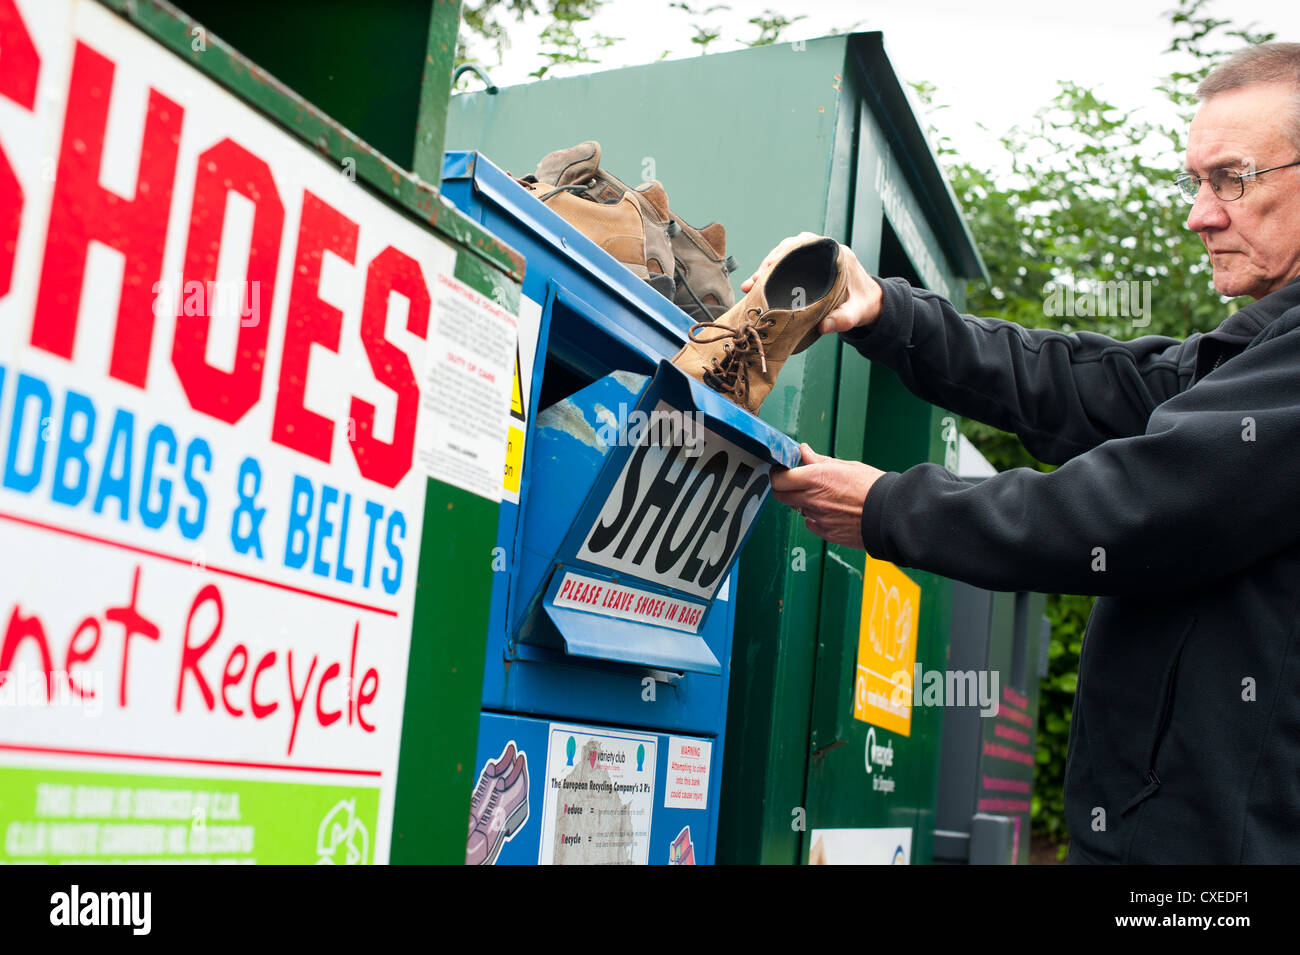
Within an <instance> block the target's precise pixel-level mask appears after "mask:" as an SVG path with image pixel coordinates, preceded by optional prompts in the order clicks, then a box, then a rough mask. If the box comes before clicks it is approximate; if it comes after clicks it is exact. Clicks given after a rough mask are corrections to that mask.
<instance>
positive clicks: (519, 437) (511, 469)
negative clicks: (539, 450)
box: [501, 424, 524, 500]
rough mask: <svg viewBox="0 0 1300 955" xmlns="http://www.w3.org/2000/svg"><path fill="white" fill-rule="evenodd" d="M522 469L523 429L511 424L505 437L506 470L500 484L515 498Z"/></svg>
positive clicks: (516, 497)
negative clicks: (507, 435)
mask: <svg viewBox="0 0 1300 955" xmlns="http://www.w3.org/2000/svg"><path fill="white" fill-rule="evenodd" d="M523 469H524V429H523V428H516V427H515V426H514V425H513V424H511V425H510V428H509V437H508V438H507V439H506V472H505V477H504V478H503V479H502V482H501V486H502V487H503V488H505V490H506V491H507V492H508V493H510V494H513V495H514V496H515V497H514V499H515V500H518V499H519V476H520V474H521V472H522V471H523Z"/></svg>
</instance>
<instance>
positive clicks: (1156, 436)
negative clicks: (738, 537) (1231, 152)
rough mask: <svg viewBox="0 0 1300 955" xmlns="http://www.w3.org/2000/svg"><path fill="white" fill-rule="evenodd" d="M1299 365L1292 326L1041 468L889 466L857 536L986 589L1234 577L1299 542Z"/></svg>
mask: <svg viewBox="0 0 1300 955" xmlns="http://www.w3.org/2000/svg"><path fill="white" fill-rule="evenodd" d="M1296 368H1300V329H1297V330H1295V331H1292V332H1289V333H1286V334H1282V335H1279V336H1277V337H1276V338H1274V339H1272V340H1271V341H1268V342H1265V343H1263V344H1260V345H1258V346H1256V347H1254V348H1250V349H1247V350H1246V351H1244V352H1242V353H1241V354H1240V355H1237V356H1236V357H1234V358H1232V359H1230V360H1229V361H1226V362H1225V363H1224V364H1223V365H1222V366H1221V367H1220V368H1219V369H1218V370H1217V371H1215V372H1213V373H1212V374H1210V375H1207V376H1206V377H1205V378H1204V379H1202V380H1201V381H1199V382H1197V384H1196V386H1195V387H1192V388H1189V389H1188V390H1186V391H1184V392H1183V393H1181V394H1179V395H1176V396H1175V397H1173V398H1171V399H1169V400H1168V401H1167V402H1165V403H1164V404H1163V405H1161V406H1160V408H1159V409H1157V410H1156V412H1155V413H1154V414H1153V415H1152V416H1151V419H1150V424H1149V431H1148V433H1146V434H1141V435H1137V436H1134V437H1130V438H1123V439H1119V440H1114V441H1109V442H1107V443H1105V444H1103V445H1101V446H1099V447H1097V448H1094V449H1093V450H1092V451H1090V452H1088V453H1087V454H1083V455H1080V456H1078V457H1076V458H1074V459H1073V460H1071V461H1069V462H1068V463H1066V464H1065V465H1063V466H1062V467H1061V468H1059V469H1058V470H1056V471H1054V472H1052V473H1050V474H1042V473H1039V472H1037V471H1033V470H1030V469H1027V468H1019V469H1016V470H1012V471H1005V472H1003V473H1001V474H999V475H997V476H995V477H991V478H988V479H987V480H985V481H983V482H982V483H980V484H974V485H972V484H969V483H966V482H964V481H960V480H958V479H957V478H955V477H953V476H952V475H951V474H949V473H948V472H947V471H946V470H944V469H943V468H941V467H939V466H938V465H933V464H922V465H918V466H916V467H913V468H910V469H908V470H906V471H903V472H901V473H899V472H890V473H887V474H885V475H883V476H881V477H879V479H877V480H875V481H874V483H872V484H871V486H870V490H869V492H868V493H867V495H866V500H865V504H864V506H863V509H862V524H861V531H862V540H863V544H864V545H865V547H866V549H867V551H868V552H869V553H871V554H872V555H873V556H876V557H879V558H884V559H886V560H890V561H893V562H894V563H897V564H901V565H903V566H906V567H916V568H919V569H921V570H927V571H931V572H934V573H937V574H941V575H944V576H947V577H952V578H954V579H958V580H964V581H967V582H969V583H972V584H975V585H977V586H981V587H986V588H989V589H992V590H1037V591H1041V592H1043V593H1078V594H1125V593H1140V592H1147V591H1159V590H1184V589H1188V588H1192V587H1196V586H1198V585H1201V584H1204V583H1206V582H1209V581H1212V580H1214V579H1216V578H1220V577H1223V576H1226V575H1228V574H1232V573H1234V572H1236V571H1239V570H1241V569H1243V568H1246V567H1248V566H1250V565H1251V564H1253V563H1255V562H1256V561H1258V560H1259V559H1261V558H1263V557H1265V556H1267V555H1269V554H1272V553H1275V552H1277V551H1278V550H1281V549H1282V548H1285V547H1287V546H1289V545H1291V544H1293V543H1294V542H1295V541H1296V540H1297V538H1300V508H1297V507H1296V503H1295V502H1296V501H1297V500H1300V468H1297V467H1296V462H1295V451H1296V449H1297V448H1300V375H1297V374H1295V373H1294V369H1296ZM791 473H793V472H791ZM774 486H775V483H774ZM1102 568H1104V569H1102Z"/></svg>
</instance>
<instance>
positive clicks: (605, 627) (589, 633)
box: [544, 604, 722, 676]
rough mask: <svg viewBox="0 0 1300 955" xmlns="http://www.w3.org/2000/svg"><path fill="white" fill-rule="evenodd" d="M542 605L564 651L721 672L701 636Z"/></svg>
mask: <svg viewBox="0 0 1300 955" xmlns="http://www.w3.org/2000/svg"><path fill="white" fill-rule="evenodd" d="M544 606H545V609H546V614H547V616H548V617H550V618H551V622H552V623H553V624H555V629H556V630H558V631H559V632H560V636H561V637H562V638H563V640H564V649H565V652H566V653H569V654H572V655H574V656H579V657H592V658H594V659H597V660H610V661H613V662H616V663H632V664H636V665H637V666H648V667H657V668H659V669H662V670H676V671H683V672H688V673H709V674H713V675H714V676H717V675H719V674H721V673H722V665H721V664H720V663H718V658H717V657H715V656H714V655H713V651H712V650H710V649H709V647H708V645H707V644H706V643H705V642H704V638H703V637H697V636H693V635H692V634H689V633H679V632H677V631H674V630H667V629H664V628H662V627H648V626H646V625H645V624H643V623H637V622H635V621H632V620H617V619H614V618H611V617H603V616H599V615H597V614H593V613H585V612H583V611H581V610H570V609H568V608H566V607H555V606H551V605H549V604H547V605H544Z"/></svg>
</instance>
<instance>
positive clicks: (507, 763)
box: [474, 713, 722, 865]
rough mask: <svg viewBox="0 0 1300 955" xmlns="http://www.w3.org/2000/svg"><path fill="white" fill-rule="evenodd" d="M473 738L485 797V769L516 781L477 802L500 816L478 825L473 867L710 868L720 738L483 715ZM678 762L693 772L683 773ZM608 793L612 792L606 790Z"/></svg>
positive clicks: (488, 783) (477, 777)
mask: <svg viewBox="0 0 1300 955" xmlns="http://www.w3.org/2000/svg"><path fill="white" fill-rule="evenodd" d="M478 739H479V742H478V759H477V763H476V765H475V767H474V770H475V772H474V778H475V780H476V783H481V784H482V787H483V790H484V791H485V792H489V793H490V790H491V788H493V780H492V779H484V776H483V774H484V773H485V772H488V773H492V772H493V771H494V770H504V771H505V772H507V773H511V774H512V775H511V776H508V777H507V778H506V779H505V780H503V781H502V783H501V784H500V785H499V786H497V787H495V788H498V789H500V790H501V791H500V792H499V793H498V794H497V797H496V804H495V805H494V806H491V807H488V806H487V805H486V803H487V801H488V799H490V798H491V796H490V795H489V796H488V798H487V799H483V798H481V799H480V801H479V808H480V816H482V814H483V811H484V810H486V811H487V812H488V813H489V814H490V813H491V812H492V811H493V809H496V810H497V812H498V816H497V820H496V825H495V826H494V825H493V824H492V820H491V817H490V815H489V817H488V819H487V820H486V821H485V824H481V825H480V829H481V832H480V836H479V837H478V838H477V839H475V840H474V842H475V847H476V852H475V861H479V860H482V861H484V862H487V860H491V862H492V863H493V864H496V865H536V864H538V863H539V862H545V861H550V862H556V861H559V862H564V861H569V862H579V863H587V864H591V863H601V862H623V863H627V862H633V863H635V862H645V863H647V864H649V865H668V864H696V865H711V864H712V863H713V857H714V845H715V840H716V834H717V811H718V808H717V807H718V794H719V789H720V786H721V777H722V740H721V738H720V737H701V736H678V737H675V738H674V737H673V736H672V735H671V734H666V733H653V732H645V731H643V730H637V729H631V728H628V727H610V726H607V725H589V724H582V723H573V722H569V721H550V720H538V719H529V718H524V717H516V716H511V715H509V714H501V713H484V714H483V716H482V719H481V721H480V723H479V737H478ZM570 739H572V740H573V745H572V751H571V752H570V746H569V740H570ZM593 742H594V743H595V745H594V746H592V745H591V744H592V743H593ZM593 750H594V751H595V757H596V758H595V760H594V761H593V760H592V758H591V757H592V754H593ZM638 757H640V758H638ZM638 763H639V765H638ZM674 765H676V766H678V767H680V766H683V765H688V766H691V767H692V769H690V770H687V771H685V772H682V771H680V770H674V769H673V768H672V767H673V766H674ZM698 768H703V769H704V771H703V772H700V771H698ZM548 770H549V771H548ZM525 777H526V779H527V786H526V787H524V786H523V780H524V778H525ZM507 782H508V783H509V784H510V785H508V786H507V785H506V783H507ZM566 784H567V785H566ZM584 784H585V788H584ZM693 784H702V785H693ZM614 787H618V790H617V791H610V790H613V789H614ZM525 791H526V798H525ZM548 802H549V804H548ZM691 806H694V808H692V807H691ZM498 807H499V808H498ZM544 837H545V838H544ZM588 840H590V841H588ZM600 843H603V844H600Z"/></svg>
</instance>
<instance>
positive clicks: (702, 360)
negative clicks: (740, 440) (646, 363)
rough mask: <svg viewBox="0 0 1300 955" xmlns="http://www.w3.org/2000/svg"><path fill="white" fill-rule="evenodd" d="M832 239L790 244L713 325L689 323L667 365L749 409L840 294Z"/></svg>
mask: <svg viewBox="0 0 1300 955" xmlns="http://www.w3.org/2000/svg"><path fill="white" fill-rule="evenodd" d="M843 255H844V253H843V252H842V250H841V248H840V244H839V243H838V242H836V241H835V240H834V239H832V238H829V237H827V236H818V237H815V238H812V239H808V240H807V241H806V242H804V243H802V244H801V245H797V246H795V247H794V248H793V249H791V250H790V251H789V252H787V253H786V254H785V255H784V256H782V257H781V258H780V260H778V261H777V263H776V264H775V265H773V266H772V268H771V269H770V270H768V271H767V272H764V273H763V274H762V275H760V276H759V277H758V280H757V281H756V282H755V283H754V287H753V288H751V289H750V290H749V293H748V294H747V295H745V297H744V298H742V299H741V300H740V301H739V302H737V303H736V304H735V305H733V306H732V307H731V308H730V309H728V310H727V311H726V312H725V313H724V314H723V315H722V316H721V317H720V318H719V319H718V320H717V321H715V322H696V323H695V324H694V325H692V326H691V330H690V333H689V339H690V340H689V341H687V343H686V344H685V345H684V346H683V347H682V350H681V351H679V352H678V353H677V354H676V355H675V356H674V357H673V364H674V365H675V366H677V367H678V368H679V369H681V370H682V371H683V372H685V373H686V374H688V375H690V376H691V377H692V378H695V379H696V380H698V381H702V382H704V383H705V384H706V385H708V386H709V387H710V388H712V389H713V390H714V391H717V392H720V393H721V394H724V395H726V396H727V397H728V398H730V399H731V400H732V401H734V402H735V403H736V404H738V405H740V406H741V407H742V408H745V409H747V410H748V411H749V412H751V413H752V414H758V409H759V406H760V405H762V403H763V399H764V398H766V397H767V396H768V394H769V393H770V392H771V391H772V387H773V385H775V384H776V378H777V375H779V374H780V373H781V368H782V366H784V365H785V361H786V359H787V358H789V357H790V356H791V355H793V354H796V353H798V352H801V351H803V350H804V349H805V348H807V347H808V346H810V345H811V344H812V343H813V342H815V341H816V340H817V338H818V335H819V334H820V333H819V332H818V331H817V326H818V324H820V323H821V320H822V319H823V318H825V317H826V315H827V314H828V313H829V312H831V311H833V310H834V309H835V308H836V307H837V306H839V305H840V303H841V302H843V301H844V299H845V297H846V296H847V294H848V272H847V270H846V269H844V268H843V265H844V260H843Z"/></svg>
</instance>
